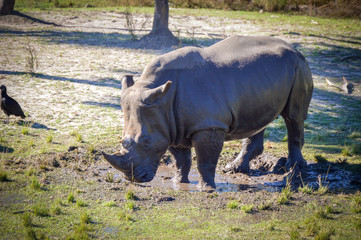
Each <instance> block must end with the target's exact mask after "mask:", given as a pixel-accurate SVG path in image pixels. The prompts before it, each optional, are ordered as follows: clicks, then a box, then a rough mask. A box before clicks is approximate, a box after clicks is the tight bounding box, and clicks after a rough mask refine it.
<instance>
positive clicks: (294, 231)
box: [287, 226, 301, 240]
mask: <svg viewBox="0 0 361 240" xmlns="http://www.w3.org/2000/svg"><path fill="white" fill-rule="evenodd" d="M287 233H288V235H289V236H290V239H292V240H296V239H301V234H300V231H299V230H298V226H292V227H291V228H290V229H289V231H288V232H287Z"/></svg>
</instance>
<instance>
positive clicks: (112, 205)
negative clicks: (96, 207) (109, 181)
mask: <svg viewBox="0 0 361 240" xmlns="http://www.w3.org/2000/svg"><path fill="white" fill-rule="evenodd" d="M103 206H105V207H115V206H117V204H115V202H114V201H108V202H105V203H103Z"/></svg>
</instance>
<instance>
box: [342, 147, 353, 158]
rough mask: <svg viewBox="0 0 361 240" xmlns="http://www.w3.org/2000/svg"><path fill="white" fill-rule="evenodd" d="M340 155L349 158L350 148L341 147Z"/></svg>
mask: <svg viewBox="0 0 361 240" xmlns="http://www.w3.org/2000/svg"><path fill="white" fill-rule="evenodd" d="M341 153H342V155H343V156H345V157H347V156H351V148H350V147H349V146H346V145H345V146H343V147H342V149H341Z"/></svg>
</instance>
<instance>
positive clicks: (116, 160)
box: [102, 152, 128, 171]
mask: <svg viewBox="0 0 361 240" xmlns="http://www.w3.org/2000/svg"><path fill="white" fill-rule="evenodd" d="M102 154H103V156H104V158H105V160H107V161H108V162H109V163H110V164H111V165H112V166H113V167H115V168H116V169H118V170H120V171H127V170H128V169H127V161H126V160H125V159H124V157H123V156H122V155H119V154H113V155H109V154H106V153H105V152H102Z"/></svg>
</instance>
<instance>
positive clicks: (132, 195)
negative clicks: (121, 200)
mask: <svg viewBox="0 0 361 240" xmlns="http://www.w3.org/2000/svg"><path fill="white" fill-rule="evenodd" d="M125 199H126V200H138V197H137V196H135V193H134V191H133V190H128V191H127V192H126V193H125Z"/></svg>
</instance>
